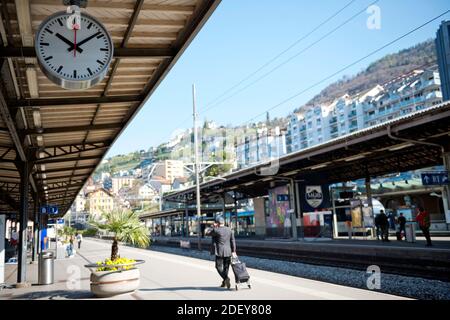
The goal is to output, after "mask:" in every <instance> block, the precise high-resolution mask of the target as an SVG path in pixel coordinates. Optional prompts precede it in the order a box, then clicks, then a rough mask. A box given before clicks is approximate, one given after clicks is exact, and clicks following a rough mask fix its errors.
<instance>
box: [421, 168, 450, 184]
mask: <svg viewBox="0 0 450 320" xmlns="http://www.w3.org/2000/svg"><path fill="white" fill-rule="evenodd" d="M421 177H422V185H424V186H445V185H448V183H449V181H448V172H445V171H439V172H425V173H421Z"/></svg>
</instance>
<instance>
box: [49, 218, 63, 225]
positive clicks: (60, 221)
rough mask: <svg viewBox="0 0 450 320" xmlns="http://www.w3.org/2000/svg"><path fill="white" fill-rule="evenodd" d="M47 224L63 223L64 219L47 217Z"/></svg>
mask: <svg viewBox="0 0 450 320" xmlns="http://www.w3.org/2000/svg"><path fill="white" fill-rule="evenodd" d="M47 223H48V224H55V223H56V224H64V219H62V218H61V219H56V220H55V219H48V221H47Z"/></svg>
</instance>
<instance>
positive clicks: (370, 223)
mask: <svg viewBox="0 0 450 320" xmlns="http://www.w3.org/2000/svg"><path fill="white" fill-rule="evenodd" d="M363 220H364V227H365V228H372V227H374V226H375V222H374V218H373V213H372V208H371V207H363Z"/></svg>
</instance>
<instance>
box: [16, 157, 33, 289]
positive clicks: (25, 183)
mask: <svg viewBox="0 0 450 320" xmlns="http://www.w3.org/2000/svg"><path fill="white" fill-rule="evenodd" d="M18 167H19V168H20V176H21V179H20V211H19V215H20V216H19V221H20V232H19V253H18V265H17V283H18V284H20V283H26V281H27V226H28V192H29V189H30V188H29V182H30V168H29V164H28V163H27V162H20V163H19V164H18Z"/></svg>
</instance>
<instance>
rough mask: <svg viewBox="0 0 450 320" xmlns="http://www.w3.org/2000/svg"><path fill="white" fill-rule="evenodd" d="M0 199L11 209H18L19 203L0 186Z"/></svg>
mask: <svg viewBox="0 0 450 320" xmlns="http://www.w3.org/2000/svg"><path fill="white" fill-rule="evenodd" d="M0 200H2V201H3V202H4V203H6V204H8V205H9V206H10V207H11V208H12V209H13V210H19V203H17V201H16V200H14V199H13V198H12V197H11V196H10V195H9V193H7V192H5V190H3V188H0Z"/></svg>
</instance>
